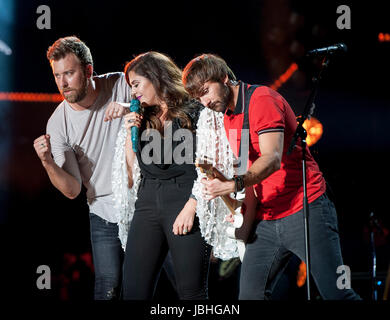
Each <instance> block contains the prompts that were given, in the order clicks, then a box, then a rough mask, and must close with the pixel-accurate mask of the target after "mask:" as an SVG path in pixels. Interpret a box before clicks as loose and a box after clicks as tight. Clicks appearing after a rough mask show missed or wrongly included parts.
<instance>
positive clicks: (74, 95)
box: [61, 75, 88, 103]
mask: <svg viewBox="0 0 390 320" xmlns="http://www.w3.org/2000/svg"><path fill="white" fill-rule="evenodd" d="M87 91H88V80H87V77H86V76H85V75H84V76H83V79H82V83H81V87H80V88H78V89H75V88H66V89H65V90H64V89H63V90H61V94H62V96H63V97H64V99H65V100H66V101H68V102H69V103H77V102H80V101H82V100H83V99H84V98H85V97H86V96H87ZM66 93H67V95H66V96H65V94H66Z"/></svg>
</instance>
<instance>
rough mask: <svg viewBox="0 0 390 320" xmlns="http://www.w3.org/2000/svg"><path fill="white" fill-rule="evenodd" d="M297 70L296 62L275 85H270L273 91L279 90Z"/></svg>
mask: <svg viewBox="0 0 390 320" xmlns="http://www.w3.org/2000/svg"><path fill="white" fill-rule="evenodd" d="M297 70H298V65H297V64H296V63H295V62H294V63H292V64H291V65H290V66H289V67H288V69H287V70H286V71H285V72H284V73H283V74H282V75H281V76H280V77H279V79H277V80H275V81H274V83H273V84H271V85H270V87H271V89H274V90H278V89H279V88H280V87H281V86H282V85H283V83H285V82H286V81H287V80H288V79H290V78H291V76H292V75H293V74H294V72H295V71H297Z"/></svg>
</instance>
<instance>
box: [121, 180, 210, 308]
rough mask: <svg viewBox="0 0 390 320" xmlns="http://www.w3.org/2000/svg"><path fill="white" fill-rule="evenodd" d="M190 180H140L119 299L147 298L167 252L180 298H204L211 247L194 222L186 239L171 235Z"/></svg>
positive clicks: (149, 298) (195, 221)
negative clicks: (170, 257)
mask: <svg viewBox="0 0 390 320" xmlns="http://www.w3.org/2000/svg"><path fill="white" fill-rule="evenodd" d="M192 185H193V180H187V181H184V180H183V181H180V180H178V179H170V180H158V179H143V180H142V181H141V185H140V189H139V191H138V199H137V202H136V205H135V212H134V217H133V221H132V223H131V226H130V230H129V234H128V239H127V246H126V254H125V262H124V268H123V299H125V300H151V299H152V298H153V294H154V290H155V285H156V280H157V278H158V274H159V272H160V269H161V266H162V264H163V262H164V259H165V257H166V255H167V252H168V250H169V251H170V252H171V255H172V260H173V269H174V272H175V279H176V288H177V293H178V295H179V298H180V299H183V300H191V299H196V300H200V299H207V298H208V284H207V282H208V270H209V261H210V253H211V248H210V246H209V245H207V244H206V242H205V241H204V239H203V238H202V236H201V233H200V229H199V222H198V219H197V218H195V220H194V226H193V228H192V230H191V232H189V233H188V234H187V235H183V236H181V235H174V233H173V232H172V229H173V223H174V222H175V219H176V217H177V215H178V214H179V212H180V211H181V210H182V209H183V207H184V205H185V203H186V202H187V201H188V199H189V196H190V194H191V190H192Z"/></svg>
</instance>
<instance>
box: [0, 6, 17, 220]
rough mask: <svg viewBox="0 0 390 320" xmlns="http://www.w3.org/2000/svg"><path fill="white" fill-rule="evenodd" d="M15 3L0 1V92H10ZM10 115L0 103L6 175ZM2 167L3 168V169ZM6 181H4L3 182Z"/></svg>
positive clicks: (0, 200)
mask: <svg viewBox="0 0 390 320" xmlns="http://www.w3.org/2000/svg"><path fill="white" fill-rule="evenodd" d="M15 2H16V1H14V0H2V1H0V91H12V90H14V88H13V78H14V76H15V75H14V73H13V72H12V68H13V63H14V56H13V55H12V48H13V39H14V26H15V24H16V22H15V14H14V13H15ZM10 114H11V103H10V102H9V101H5V102H2V103H1V105H0V121H1V127H0V136H1V139H0V171H1V172H2V173H3V174H4V173H5V174H6V172H7V171H6V169H5V168H4V167H6V166H7V164H8V161H9V154H10V151H11V146H12V127H11V122H10V121H9V119H10ZM3 166H4V167H3ZM4 180H5V179H2V182H1V185H0V222H3V219H4V218H5V216H6V212H7V210H6V209H5V208H6V206H7V204H8V195H7V192H5V191H3V190H7V189H8V186H4V185H3V183H4V182H3V181H4ZM5 181H6V180H5Z"/></svg>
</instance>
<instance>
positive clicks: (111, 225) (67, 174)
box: [34, 37, 131, 300]
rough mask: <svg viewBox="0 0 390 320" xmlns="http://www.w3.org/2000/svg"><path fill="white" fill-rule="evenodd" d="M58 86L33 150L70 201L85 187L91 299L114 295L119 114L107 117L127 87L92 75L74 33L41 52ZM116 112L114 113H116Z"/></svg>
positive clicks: (119, 79) (113, 76)
mask: <svg viewBox="0 0 390 320" xmlns="http://www.w3.org/2000/svg"><path fill="white" fill-rule="evenodd" d="M47 58H48V60H49V61H50V65H51V67H52V70H53V74H54V78H55V81H56V84H57V86H58V90H59V91H60V93H61V95H62V96H63V97H64V99H65V100H64V101H63V102H61V103H60V104H59V105H58V107H57V108H56V110H55V111H54V112H53V114H52V115H51V117H50V119H49V121H48V123H47V131H46V132H47V133H46V134H45V135H42V136H40V137H39V138H37V139H36V140H35V141H34V148H35V151H36V152H37V154H38V157H39V158H40V160H41V162H42V165H43V167H44V168H45V170H46V172H47V174H48V176H49V178H50V181H51V183H52V184H53V185H54V186H55V187H56V188H57V189H58V190H59V191H61V192H62V193H63V194H64V195H65V196H66V197H68V198H70V199H74V198H76V197H77V196H78V195H79V194H80V191H81V184H83V185H84V186H85V187H86V189H87V200H88V206H89V211H90V229H91V243H92V253H93V261H94V269H95V299H98V300H107V299H114V298H117V297H118V296H119V292H120V284H121V272H122V262H123V250H122V247H121V243H120V240H119V238H118V225H117V223H118V219H117V210H116V209H115V208H114V203H113V199H112V190H111V164H112V158H113V155H114V148H115V141H116V138H117V134H118V131H119V129H120V127H121V125H122V118H117V119H114V120H112V121H104V120H105V119H106V120H107V118H110V119H111V118H112V117H113V116H117V115H118V114H117V115H114V114H113V113H114V112H116V111H115V110H116V109H117V110H118V112H119V113H124V112H125V111H126V109H125V108H116V106H118V107H119V105H117V104H116V103H115V102H123V103H128V102H129V101H130V99H131V92H130V87H129V86H128V85H127V83H126V80H125V77H124V74H123V73H122V72H118V73H109V74H104V75H100V76H93V60H92V56H91V53H90V50H89V48H88V47H87V46H86V45H85V43H84V42H82V41H80V40H79V39H78V38H76V37H65V38H60V39H58V40H57V41H56V42H55V43H54V44H53V45H52V46H51V47H49V49H48V51H47ZM121 115H122V114H119V116H121Z"/></svg>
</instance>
